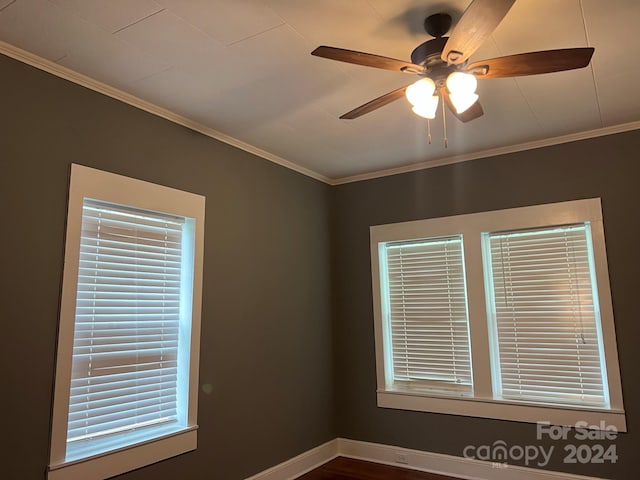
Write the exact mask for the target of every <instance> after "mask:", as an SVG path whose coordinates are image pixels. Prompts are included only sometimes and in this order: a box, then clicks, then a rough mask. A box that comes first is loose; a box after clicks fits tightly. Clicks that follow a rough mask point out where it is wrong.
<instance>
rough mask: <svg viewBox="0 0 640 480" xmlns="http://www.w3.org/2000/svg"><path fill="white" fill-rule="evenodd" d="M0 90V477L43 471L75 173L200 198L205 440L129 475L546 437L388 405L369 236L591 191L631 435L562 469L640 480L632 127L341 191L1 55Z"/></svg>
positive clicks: (239, 470)
mask: <svg viewBox="0 0 640 480" xmlns="http://www.w3.org/2000/svg"><path fill="white" fill-rule="evenodd" d="M0 86H2V88H1V89H0V166H1V172H2V174H1V175H0V200H1V201H2V205H3V206H4V210H3V223H2V235H1V236H0V252H1V255H2V258H1V259H0V261H1V262H2V263H1V265H2V277H1V278H2V288H1V289H0V296H1V297H0V301H1V303H0V304H1V305H2V307H3V309H2V317H1V319H2V325H3V328H4V330H3V332H4V342H3V348H1V349H0V352H1V353H0V361H1V362H2V365H3V369H4V371H3V376H4V379H5V381H4V384H3V390H2V392H3V395H1V396H0V399H1V400H0V408H1V409H2V411H3V412H5V420H4V422H3V427H4V429H3V431H4V432H5V435H11V440H10V447H9V449H6V448H5V449H3V459H2V460H3V461H2V471H3V475H4V476H3V478H9V479H20V480H23V479H25V480H31V479H42V478H44V470H45V467H46V465H47V461H48V443H49V426H50V409H51V400H52V398H51V389H52V384H53V373H54V355H55V339H56V332H57V318H58V302H59V293H60V280H61V273H62V259H63V247H64V224H65V217H66V194H67V189H68V175H69V165H70V163H72V162H75V163H80V164H83V165H87V166H91V167H95V168H100V169H103V170H107V171H112V172H115V173H120V174H124V175H129V176H132V177H136V178H141V179H144V180H148V181H151V182H156V183H160V184H164V185H168V186H171V187H175V188H180V189H184V190H188V191H192V192H196V193H199V194H203V195H205V196H206V197H207V206H206V208H207V212H206V215H207V221H206V235H205V237H206V240H205V241H206V244H205V271H204V305H203V326H202V354H201V366H200V377H201V383H202V384H206V383H211V384H213V386H214V390H213V393H212V394H211V395H207V394H205V393H204V392H201V393H200V398H199V401H200V407H199V424H200V427H201V429H200V433H199V448H198V450H196V451H195V452H191V453H188V454H185V455H182V456H180V457H177V458H174V459H170V460H167V461H164V462H160V463H159V464H157V465H153V466H150V467H146V468H143V469H140V470H138V471H135V472H131V473H129V474H126V475H123V476H122V478H126V479H131V480H143V479H152V478H153V479H169V478H171V479H173V478H184V479H189V480H191V479H205V478H206V479H222V480H238V479H243V478H246V477H248V476H250V475H252V474H254V473H256V472H258V471H261V470H263V469H265V468H268V467H270V466H272V465H275V464H277V463H279V462H282V461H284V460H286V459H288V458H291V457H293V456H295V455H297V454H298V453H301V452H303V451H305V450H308V449H310V448H312V447H315V446H317V445H319V444H321V443H323V442H325V441H328V440H331V439H332V438H335V437H336V436H337V435H340V436H343V437H347V438H352V439H357V440H364V441H373V442H380V443H387V444H392V445H398V446H404V447H409V448H416V449H421V450H427V451H433V452H441V453H448V454H452V455H461V454H462V450H463V448H464V447H465V446H466V445H469V444H474V445H481V444H491V443H492V442H494V441H495V440H498V439H502V440H505V441H506V442H508V443H509V444H510V445H516V444H518V445H527V444H531V443H533V444H535V443H536V442H535V427H534V426H532V425H529V424H520V423H516V422H506V421H494V420H484V419H476V418H468V417H461V416H453V415H437V414H428V413H416V412H406V411H400V410H390V409H381V408H378V407H377V406H376V399H375V357H374V340H373V314H372V299H371V276H370V265H369V236H368V235H369V226H370V225H375V224H381V223H391V222H399V221H405V220H414V219H419V218H428V217H436V216H443V215H452V214H458V213H470V212H476V211H483V210H492V209H498V208H509V207H516V206H524V205H530V204H536V203H545V202H555V201H562V200H571V199H578V198H588V197H597V196H599V197H602V203H603V210H604V219H605V220H604V223H605V233H606V241H607V249H608V258H609V267H610V277H611V286H612V290H613V302H614V312H615V316H616V328H617V334H618V339H619V342H618V344H619V350H620V364H621V369H622V380H623V389H624V399H625V405H626V409H627V412H628V414H627V422H628V428H629V433H627V434H624V435H621V436H620V438H619V439H618V440H617V441H616V442H615V443H616V446H617V449H618V454H619V456H620V460H619V463H618V464H616V465H613V466H612V465H603V466H597V465H595V466H594V465H590V466H583V467H580V466H573V467H572V466H567V465H563V464H562V462H561V460H562V452H558V453H556V454H555V456H554V463H553V464H552V465H550V467H551V468H553V469H557V470H567V471H572V472H575V473H581V474H589V475H598V476H602V477H608V478H620V479H625V478H633V475H632V473H631V468H632V467H631V465H632V462H633V461H634V460H635V459H634V454H636V452H638V451H640V436H639V434H638V433H637V431H636V430H637V428H638V424H637V420H636V418H635V417H634V415H635V413H636V409H637V407H636V406H637V405H638V403H639V402H640V386H639V385H638V382H636V381H634V380H635V377H636V376H637V374H636V372H635V370H634V369H636V368H637V367H636V364H637V361H638V354H637V353H635V351H634V350H637V347H636V346H635V342H636V340H637V339H638V338H640V323H639V322H637V318H636V316H635V315H634V313H635V309H634V306H635V302H634V300H635V296H637V294H636V291H635V290H636V285H637V282H636V280H635V278H636V270H637V269H638V265H639V260H640V254H639V253H638V250H636V249H635V247H636V244H637V240H636V238H637V235H638V233H639V227H640V220H639V217H638V215H637V212H636V210H637V206H638V205H640V190H639V189H638V188H637V184H638V179H639V173H640V171H639V166H638V161H637V159H636V157H637V155H636V154H635V152H637V151H638V150H640V131H636V132H630V133H624V134H619V135H616V136H611V137H603V138H597V139H592V140H588V141H584V142H579V143H574V144H566V145H560V146H556V147H550V148H547V149H540V150H535V151H530V152H523V153H519V154H513V155H508V156H502V157H495V158H488V159H482V160H476V161H473V162H467V163H464V164H458V165H452V166H446V167H440V168H435V169H430V170H424V171H420V172H415V173H411V174H405V175H397V176H393V177H387V178H382V179H377V180H371V181H366V182H358V183H354V184H349V185H343V186H339V187H334V188H329V187H327V186H326V185H323V184H320V183H319V182H316V181H314V180H311V179H309V178H306V177H303V176H301V175H298V174H296V173H294V172H291V171H289V170H287V169H284V168H282V167H279V166H276V165H273V164H271V163H269V162H267V161H265V160H262V159H259V158H256V157H254V156H252V155H250V154H248V153H245V152H243V151H240V150H237V149H235V148H233V147H230V146H228V145H225V144H222V143H219V142H217V141H215V140H212V139H210V138H207V137H204V136H202V135H199V134H197V133H194V132H192V131H190V130H188V129H185V128H182V127H180V126H177V125H174V124H172V123H170V122H167V121H164V120H162V119H160V118H157V117H155V116H153V115H149V114H146V113H144V112H141V111H139V110H137V109H135V108H132V107H129V106H127V105H125V104H122V103H120V102H117V101H115V100H112V99H109V98H107V97H104V96H102V95H99V94H97V93H95V92H92V91H89V90H86V89H84V88H82V87H79V86H77V85H73V84H70V83H68V82H66V81H64V80H61V79H59V78H56V77H53V76H50V75H48V74H46V73H43V72H41V71H39V70H36V69H33V68H31V67H28V66H26V65H23V64H21V63H19V62H15V61H13V60H10V59H8V58H6V57H3V56H0ZM330 267H331V269H330ZM236 351H237V352H240V353H242V354H244V356H236V358H233V359H232V357H231V356H232V355H234V353H235V352H236ZM556 446H557V448H558V449H561V448H562V445H556Z"/></svg>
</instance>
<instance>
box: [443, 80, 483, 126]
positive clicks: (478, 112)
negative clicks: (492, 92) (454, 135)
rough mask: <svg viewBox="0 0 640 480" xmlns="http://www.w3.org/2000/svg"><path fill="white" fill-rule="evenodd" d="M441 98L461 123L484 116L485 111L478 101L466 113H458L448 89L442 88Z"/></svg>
mask: <svg viewBox="0 0 640 480" xmlns="http://www.w3.org/2000/svg"><path fill="white" fill-rule="evenodd" d="M440 96H441V97H442V99H443V100H444V103H446V104H447V107H449V110H451V113H453V115H454V116H455V117H456V118H457V119H458V120H460V121H461V122H464V123H466V122H470V121H471V120H475V119H476V118H478V117H481V116H482V115H484V110H482V105H480V100H477V101H476V103H474V104H473V105H471V106H470V107H469V108H468V109H467V110H465V111H464V112H462V113H458V112H456V107H454V106H453V103H451V98H449V92H448V91H447V89H446V87H442V88H441V89H440Z"/></svg>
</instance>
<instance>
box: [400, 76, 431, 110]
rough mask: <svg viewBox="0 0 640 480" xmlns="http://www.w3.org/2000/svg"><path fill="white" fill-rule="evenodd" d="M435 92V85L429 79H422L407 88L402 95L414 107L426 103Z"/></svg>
mask: <svg viewBox="0 0 640 480" xmlns="http://www.w3.org/2000/svg"><path fill="white" fill-rule="evenodd" d="M435 90H436V84H435V82H434V81H433V80H431V79H430V78H422V79H420V80H418V81H417V82H415V83H412V84H411V85H409V86H408V87H407V89H406V90H405V92H404V94H405V96H406V97H407V100H409V103H410V104H411V105H413V106H414V107H415V106H416V105H422V104H424V103H425V102H428V101H429V99H430V98H431V97H432V96H433V92H435Z"/></svg>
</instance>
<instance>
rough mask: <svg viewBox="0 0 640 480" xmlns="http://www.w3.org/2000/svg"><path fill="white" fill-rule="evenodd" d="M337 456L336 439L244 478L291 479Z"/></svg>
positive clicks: (258, 479) (265, 479) (250, 479)
mask: <svg viewBox="0 0 640 480" xmlns="http://www.w3.org/2000/svg"><path fill="white" fill-rule="evenodd" d="M337 456H338V439H337V438H335V439H333V440H331V441H329V442H327V443H323V444H322V445H320V446H318V447H315V448H312V449H311V450H307V451H306V452H304V453H301V454H300V455H298V456H296V457H293V458H290V459H289V460H287V461H286V462H282V463H281V464H279V465H276V466H275V467H271V468H269V469H267V470H264V471H262V472H260V473H258V474H256V475H254V476H252V477H249V478H247V479H245V480H293V479H294V478H297V477H299V476H300V475H303V474H305V473H307V472H309V471H310V470H313V469H314V468H316V467H319V466H320V465H322V464H323V463H327V462H328V461H329V460H332V459H334V458H335V457H337Z"/></svg>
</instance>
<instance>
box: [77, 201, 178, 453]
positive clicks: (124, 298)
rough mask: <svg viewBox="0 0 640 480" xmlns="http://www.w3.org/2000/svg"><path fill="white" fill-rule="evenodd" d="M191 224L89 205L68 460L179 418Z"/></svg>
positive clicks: (85, 206)
mask: <svg viewBox="0 0 640 480" xmlns="http://www.w3.org/2000/svg"><path fill="white" fill-rule="evenodd" d="M183 223H184V219H181V218H176V217H173V216H169V215H164V214H159V213H155V212H142V211H139V210H134V209H129V208H127V207H120V206H118V205H113V204H104V203H101V202H96V201H92V200H88V199H85V200H84V202H83V213H82V233H81V240H80V242H81V244H80V264H79V272H78V290H77V304H76V318H75V333H74V341H73V360H72V374H71V391H70V403H69V418H68V431H67V458H69V457H71V458H72V457H73V456H74V455H73V452H74V450H86V449H87V448H92V447H90V444H91V442H92V441H94V440H98V439H100V438H104V437H108V438H109V441H111V442H114V441H115V445H116V446H122V445H123V444H124V445H126V444H127V441H126V435H127V434H128V433H127V432H135V431H139V430H140V429H144V428H149V427H150V426H154V425H160V424H166V423H167V422H175V421H176V418H177V409H178V405H177V403H178V400H177V381H178V369H177V366H178V365H177V363H178V332H179V323H180V301H181V270H182V269H181V263H182V235H183ZM114 439H115V440H114ZM85 453H86V452H85ZM94 453H95V452H94Z"/></svg>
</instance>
